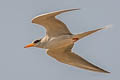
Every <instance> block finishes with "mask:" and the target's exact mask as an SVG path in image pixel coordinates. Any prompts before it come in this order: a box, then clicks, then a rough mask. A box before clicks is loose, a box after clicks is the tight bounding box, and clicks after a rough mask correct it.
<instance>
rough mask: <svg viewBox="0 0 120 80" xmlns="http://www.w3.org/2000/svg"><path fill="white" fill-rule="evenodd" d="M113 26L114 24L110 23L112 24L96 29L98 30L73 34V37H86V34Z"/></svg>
mask: <svg viewBox="0 0 120 80" xmlns="http://www.w3.org/2000/svg"><path fill="white" fill-rule="evenodd" d="M111 26H112V25H111V24H110V25H107V26H105V27H103V28H99V29H96V30H91V31H88V32H84V33H80V34H76V35H74V36H73V38H78V39H81V38H84V37H86V36H88V35H90V34H92V33H94V32H97V31H100V30H103V29H107V28H109V27H111Z"/></svg>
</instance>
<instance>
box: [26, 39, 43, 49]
mask: <svg viewBox="0 0 120 80" xmlns="http://www.w3.org/2000/svg"><path fill="white" fill-rule="evenodd" d="M40 41H41V39H37V40H34V41H33V42H32V43H30V44H28V45H26V46H25V47H24V48H29V47H38V46H39V45H40V43H41V42H40Z"/></svg>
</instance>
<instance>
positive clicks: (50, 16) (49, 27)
mask: <svg viewBox="0 0 120 80" xmlns="http://www.w3.org/2000/svg"><path fill="white" fill-rule="evenodd" d="M73 10H78V9H68V10H60V11H55V12H51V13H46V14H42V15H40V16H37V17H35V18H33V19H32V23H35V24H40V25H42V26H44V27H45V28H46V33H47V35H48V36H52V37H54V36H59V35H65V34H72V33H71V32H70V31H69V30H68V28H67V26H66V25H65V24H64V23H63V22H62V21H60V20H58V19H56V18H55V16H56V15H58V14H61V13H63V12H68V11H73Z"/></svg>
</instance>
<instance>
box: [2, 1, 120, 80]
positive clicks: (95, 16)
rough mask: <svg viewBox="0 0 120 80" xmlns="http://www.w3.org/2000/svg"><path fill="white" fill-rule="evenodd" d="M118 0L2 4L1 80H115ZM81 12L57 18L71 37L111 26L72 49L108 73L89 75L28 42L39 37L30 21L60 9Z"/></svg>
mask: <svg viewBox="0 0 120 80" xmlns="http://www.w3.org/2000/svg"><path fill="white" fill-rule="evenodd" d="M119 3H120V1H119V0H0V48H1V50H0V80H119V77H120V74H119V72H120V62H119V61H120V43H119V41H120V4H119ZM71 8H81V10H78V11H72V12H67V13H64V14H61V15H59V16H57V18H59V19H60V20H62V21H63V22H64V23H65V24H66V25H67V26H68V28H69V29H70V31H71V32H72V33H74V34H76V33H81V32H86V31H88V30H93V29H97V28H100V27H103V26H105V25H108V24H113V27H112V28H110V29H107V30H102V31H99V32H97V33H95V34H92V35H90V36H88V37H86V38H84V39H81V40H80V41H78V42H77V43H76V44H75V46H74V48H73V51H74V52H76V53H77V54H78V55H81V56H82V57H83V58H85V59H86V60H89V61H90V62H92V63H94V64H95V65H97V66H99V67H101V68H103V69H105V70H108V71H110V72H111V73H110V74H102V73H97V72H91V71H87V70H83V69H79V68H76V67H72V66H68V65H65V64H63V63H60V62H57V61H56V60H55V59H53V58H51V57H50V56H48V55H47V54H46V52H45V50H44V49H40V48H28V49H25V48H24V46H25V45H26V44H29V43H31V42H32V41H33V40H35V39H37V38H39V37H43V36H44V35H45V29H44V28H43V27H41V26H39V25H36V24H32V23H31V20H32V18H33V17H35V16H37V15H40V14H43V13H47V12H51V11H56V10H61V9H71Z"/></svg>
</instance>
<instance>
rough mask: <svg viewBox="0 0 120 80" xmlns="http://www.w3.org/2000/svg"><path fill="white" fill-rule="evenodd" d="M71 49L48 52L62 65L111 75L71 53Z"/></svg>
mask: <svg viewBox="0 0 120 80" xmlns="http://www.w3.org/2000/svg"><path fill="white" fill-rule="evenodd" d="M71 48H72V46H69V47H67V48H62V49H56V50H47V54H48V55H49V56H52V57H53V58H55V59H56V60H58V61H60V62H62V63H65V64H69V65H72V66H75V67H78V68H83V69H87V70H91V71H96V72H103V73H109V72H108V71H106V70H103V69H101V68H99V67H97V66H95V65H93V64H92V63H90V62H88V61H87V60H85V59H83V58H82V57H80V56H79V55H77V54H75V53H74V52H72V51H71Z"/></svg>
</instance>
